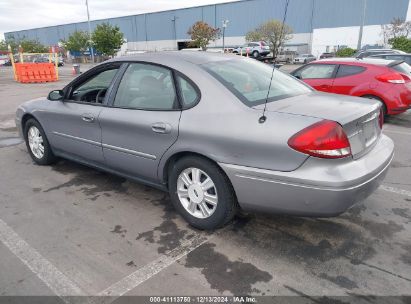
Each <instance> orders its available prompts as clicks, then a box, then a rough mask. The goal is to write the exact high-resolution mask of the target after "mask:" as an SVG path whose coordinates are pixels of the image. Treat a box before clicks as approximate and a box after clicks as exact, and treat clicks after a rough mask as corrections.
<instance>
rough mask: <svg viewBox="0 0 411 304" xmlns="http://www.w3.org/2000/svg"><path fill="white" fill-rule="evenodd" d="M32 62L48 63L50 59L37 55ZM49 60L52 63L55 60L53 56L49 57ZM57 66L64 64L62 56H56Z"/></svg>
mask: <svg viewBox="0 0 411 304" xmlns="http://www.w3.org/2000/svg"><path fill="white" fill-rule="evenodd" d="M33 62H34V63H49V62H50V60H49V58H48V57H37V58H34V59H33ZM51 62H52V63H53V64H54V63H55V60H54V58H52V59H51ZM58 66H64V61H63V58H62V57H59V58H58Z"/></svg>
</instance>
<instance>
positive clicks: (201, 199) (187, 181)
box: [177, 168, 218, 219]
mask: <svg viewBox="0 0 411 304" xmlns="http://www.w3.org/2000/svg"><path fill="white" fill-rule="evenodd" d="M177 195H178V198H179V200H180V203H181V205H182V206H183V207H184V209H185V210H186V211H187V212H188V213H189V214H191V215H192V216H194V217H196V218H199V219H205V218H208V217H210V216H211V215H212V214H213V213H214V211H215V210H216V208H217V204H218V196H217V188H216V186H215V184H214V182H213V180H212V179H211V177H210V176H208V174H207V173H205V172H204V171H202V170H200V169H198V168H187V169H185V170H183V171H182V172H181V173H180V175H179V176H178V179H177Z"/></svg>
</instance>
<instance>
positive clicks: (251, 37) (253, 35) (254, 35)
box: [245, 31, 264, 42]
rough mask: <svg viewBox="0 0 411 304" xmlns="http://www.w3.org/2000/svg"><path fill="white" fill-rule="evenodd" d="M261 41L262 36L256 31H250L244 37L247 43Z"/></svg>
mask: <svg viewBox="0 0 411 304" xmlns="http://www.w3.org/2000/svg"><path fill="white" fill-rule="evenodd" d="M261 40H264V38H263V35H262V34H261V33H260V32H257V31H251V32H248V33H247V34H246V35H245V41H247V42H251V41H261Z"/></svg>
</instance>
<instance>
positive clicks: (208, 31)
mask: <svg viewBox="0 0 411 304" xmlns="http://www.w3.org/2000/svg"><path fill="white" fill-rule="evenodd" d="M187 34H188V35H190V36H191V40H192V43H191V44H192V45H194V46H196V47H199V48H201V49H202V50H203V51H205V50H206V49H207V45H208V44H209V43H210V41H215V40H217V39H218V38H219V37H220V29H219V28H213V27H212V26H210V25H209V24H208V23H206V22H204V21H197V22H196V23H194V24H193V25H192V26H191V27H190V28H189V29H188V32H187Z"/></svg>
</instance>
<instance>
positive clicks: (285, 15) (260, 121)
mask: <svg viewBox="0 0 411 304" xmlns="http://www.w3.org/2000/svg"><path fill="white" fill-rule="evenodd" d="M289 3H290V0H286V3H285V10H284V16H283V24H282V25H281V32H280V45H279V46H278V47H281V40H282V39H283V35H284V24H285V20H286V18H287V11H288V4H289ZM277 53H278V51H277ZM276 60H277V54H275V57H274V58H273V62H274V63H273V70H272V72H271V79H270V84H269V85H268V91H267V97H266V98H265V102H264V110H263V115H262V116H261V117H260V118H259V119H258V122H259V123H264V122H265V121H266V120H267V117H266V116H265V112H266V110H267V103H268V97H269V96H270V90H271V83H272V82H273V77H274V71H275V61H276Z"/></svg>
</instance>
